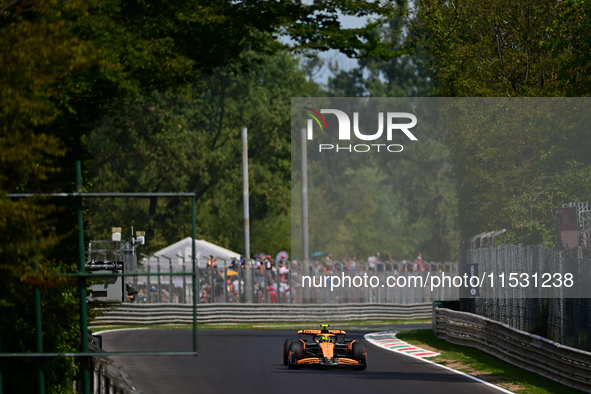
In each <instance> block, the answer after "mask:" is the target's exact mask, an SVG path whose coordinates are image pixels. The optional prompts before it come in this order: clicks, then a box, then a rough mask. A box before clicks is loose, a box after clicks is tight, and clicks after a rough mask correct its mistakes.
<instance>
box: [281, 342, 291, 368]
mask: <svg viewBox="0 0 591 394" xmlns="http://www.w3.org/2000/svg"><path fill="white" fill-rule="evenodd" d="M290 346H291V341H290V340H289V339H286V340H285V342H283V365H287V357H288V356H289V347H290Z"/></svg>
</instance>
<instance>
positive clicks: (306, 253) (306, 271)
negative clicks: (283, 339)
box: [300, 129, 310, 303]
mask: <svg viewBox="0 0 591 394" xmlns="http://www.w3.org/2000/svg"><path fill="white" fill-rule="evenodd" d="M300 137H301V149H302V163H301V166H302V167H301V168H302V259H303V264H304V266H303V267H302V275H305V276H309V275H310V262H309V261H308V259H309V257H310V250H309V245H308V150H307V141H306V129H301V130H300ZM309 293H310V289H308V288H305V287H302V297H303V300H302V303H307V301H306V300H307V298H308V297H309Z"/></svg>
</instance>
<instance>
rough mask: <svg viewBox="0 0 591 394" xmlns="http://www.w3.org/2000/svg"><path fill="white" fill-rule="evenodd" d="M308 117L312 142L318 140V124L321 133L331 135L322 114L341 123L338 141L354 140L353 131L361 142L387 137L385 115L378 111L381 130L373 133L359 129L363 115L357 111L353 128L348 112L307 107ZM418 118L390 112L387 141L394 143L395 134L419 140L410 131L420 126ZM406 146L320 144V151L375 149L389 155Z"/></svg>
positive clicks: (309, 137) (308, 134) (307, 131)
mask: <svg viewBox="0 0 591 394" xmlns="http://www.w3.org/2000/svg"><path fill="white" fill-rule="evenodd" d="M304 109H305V110H306V111H305V112H306V114H307V115H308V116H310V118H309V119H308V120H307V128H306V133H307V138H308V140H312V139H313V137H314V124H316V125H317V126H318V128H319V129H320V131H325V132H326V133H328V134H329V135H330V134H331V131H332V130H330V131H329V129H328V124H327V123H326V119H325V118H324V116H322V114H330V115H334V116H336V120H337V122H338V139H339V141H350V140H351V130H353V134H354V135H355V137H356V138H357V139H359V140H361V141H377V140H378V139H380V138H381V137H382V135H383V134H384V113H383V112H378V130H377V131H376V132H375V133H373V134H364V133H362V132H361V131H360V128H359V112H353V127H351V119H350V118H349V115H347V114H346V113H345V112H344V111H341V110H339V109H326V108H325V109H321V110H320V112H319V111H316V110H314V109H312V108H309V107H304ZM404 119H406V120H410V122H406V123H401V120H404ZM416 124H417V117H416V116H415V115H413V114H411V113H408V112H386V127H385V130H386V141H392V136H393V135H394V133H395V132H402V133H403V134H404V135H405V136H406V137H408V139H410V140H411V141H417V137H415V135H414V134H413V133H412V132H411V131H410V129H411V128H413V127H414V126H416ZM403 149H404V147H403V146H402V145H400V144H386V143H371V144H355V145H353V144H348V145H347V144H340V145H339V144H336V145H335V144H318V151H319V152H323V151H333V152H341V151H344V152H349V153H351V152H358V153H365V152H370V151H372V150H376V151H377V152H380V151H381V150H385V151H388V152H394V153H395V152H402V150H403Z"/></svg>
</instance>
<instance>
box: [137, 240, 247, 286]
mask: <svg viewBox="0 0 591 394" xmlns="http://www.w3.org/2000/svg"><path fill="white" fill-rule="evenodd" d="M192 253H193V246H192V242H191V237H187V238H185V239H183V240H181V241H179V242H177V243H174V244H172V245H170V246H167V247H166V248H164V249H161V250H159V251H157V252H155V253H153V254H152V255H150V256H148V257H144V258H143V259H139V263H140V265H141V267H142V268H141V270H142V271H143V272H147V271H148V266H149V267H150V268H149V270H150V273H151V274H152V275H154V274H156V273H157V272H158V266H160V271H161V272H169V271H170V269H171V268H172V272H182V270H183V268H182V267H183V264H184V266H185V270H186V272H191V266H192ZM195 255H196V258H197V268H206V267H207V260H208V259H209V256H213V257H216V258H217V266H218V268H219V269H221V270H223V269H224V268H225V267H229V266H230V263H231V261H232V260H240V254H238V253H236V252H232V251H231V250H228V249H226V248H223V247H221V246H218V245H215V244H212V243H211V242H207V241H205V240H202V239H199V240H195ZM176 280H177V278H175V281H176ZM186 280H187V281H188V282H190V280H191V278H190V277H187V278H186ZM139 282H145V277H143V278H142V277H140V278H139Z"/></svg>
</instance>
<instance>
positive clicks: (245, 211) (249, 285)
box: [240, 127, 253, 302]
mask: <svg viewBox="0 0 591 394" xmlns="http://www.w3.org/2000/svg"><path fill="white" fill-rule="evenodd" d="M240 135H241V140H242V207H243V216H244V255H243V256H242V258H243V259H244V263H245V265H247V264H248V262H250V214H249V210H248V206H249V202H248V131H247V129H246V127H243V128H242V129H241V130H240ZM248 268H249V267H246V269H248ZM249 277H250V276H249V275H247V280H246V283H245V285H246V289H245V290H246V292H245V294H252V292H253V282H252V281H251V280H248V278H249ZM249 298H251V297H249V296H247V297H246V300H245V301H246V302H252V299H250V300H249Z"/></svg>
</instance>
